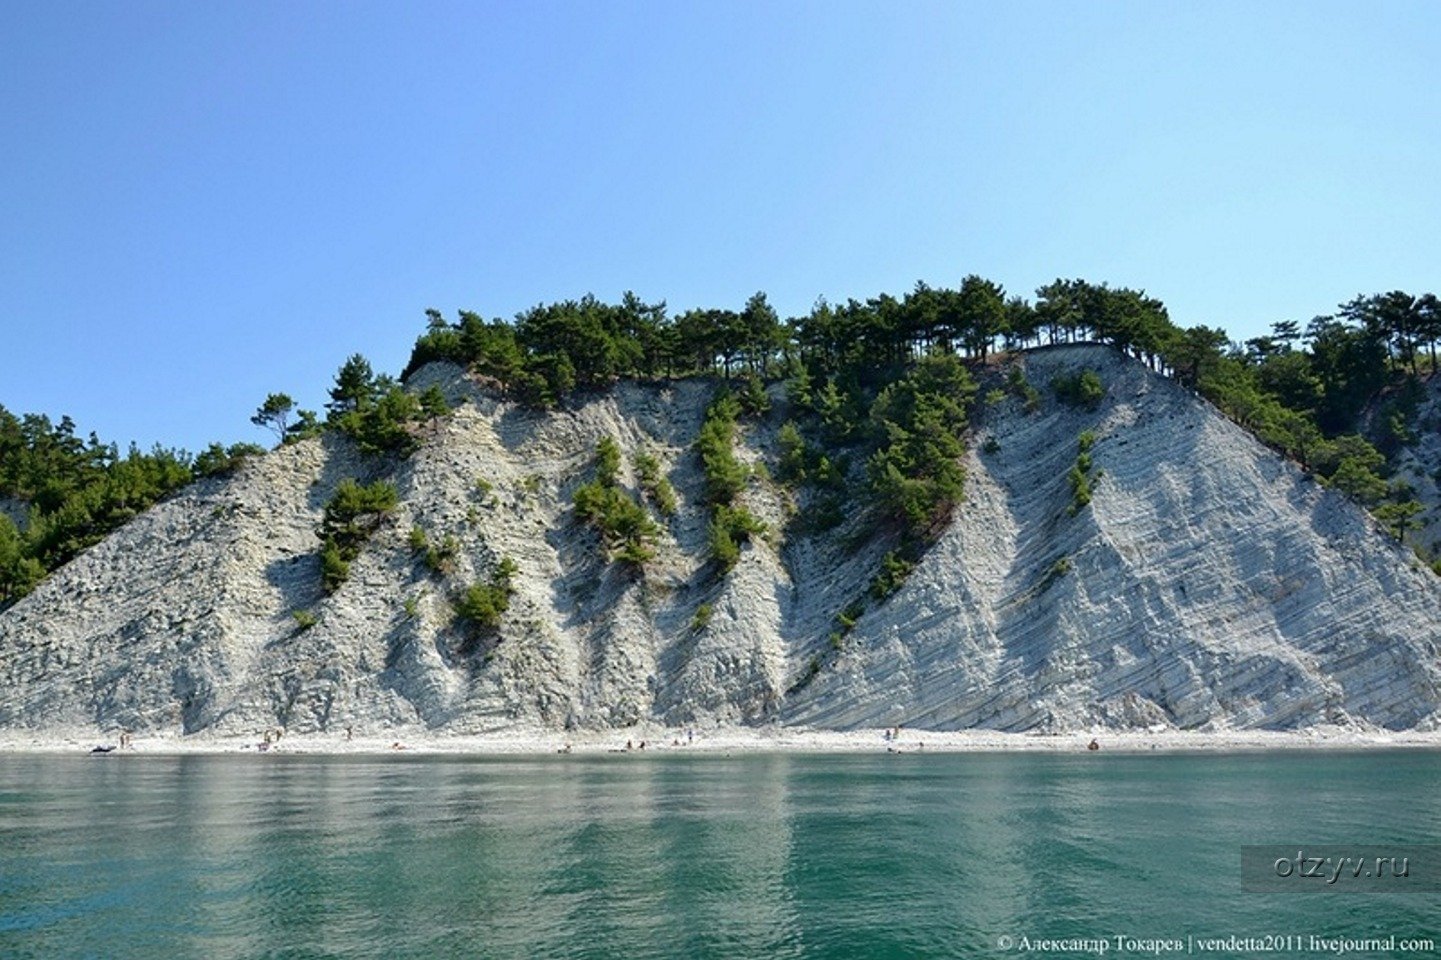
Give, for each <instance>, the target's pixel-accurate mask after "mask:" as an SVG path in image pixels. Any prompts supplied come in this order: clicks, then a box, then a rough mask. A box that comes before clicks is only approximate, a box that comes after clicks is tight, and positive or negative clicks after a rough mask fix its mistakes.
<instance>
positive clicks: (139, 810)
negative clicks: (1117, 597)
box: [0, 753, 1441, 958]
mask: <svg viewBox="0 0 1441 960" xmlns="http://www.w3.org/2000/svg"><path fill="white" fill-rule="evenodd" d="M1298 784H1309V788H1308V789H1302V788H1300V787H1298ZM1438 786H1441V763H1438V760H1437V758H1436V756H1435V755H1433V754H1427V753H1408V754H1369V755H1304V754H1293V755H1285V756H1275V755H1264V754H1253V755H1245V756H1238V757H1229V758H1228V757H1121V756H1114V757H1112V756H1104V757H1096V756H1039V757H1025V756H1022V757H1018V756H950V757H947V756H914V755H906V756H890V755H884V754H882V755H868V756H834V757H808V756H774V755H773V756H746V757H736V758H724V757H714V756H688V757H675V756H671V757H637V756H634V755H626V756H614V757H612V756H605V757H583V756H577V757H565V758H547V757H541V758H523V759H510V758H507V759H475V758H455V757H415V756H409V757H370V758H366V757H332V758H314V757H285V756H270V757H213V756H212V757H205V756H190V757H171V758H164V757H137V756H126V757H109V758H103V759H92V758H79V757H76V758H71V757H15V756H11V757H0V954H3V955H5V956H56V955H95V956H108V957H150V956H160V955H176V956H247V957H250V956H322V955H350V956H387V957H392V956H415V957H420V956H427V957H430V956H441V957H443V956H467V957H470V956H476V957H497V958H502V957H504V958H509V957H547V956H548V957H613V956H627V957H735V956H754V957H829V956H956V955H976V954H978V953H979V954H984V953H989V952H990V951H991V948H992V945H993V944H994V943H995V942H996V939H997V938H998V937H999V936H1002V935H1007V934H1010V935H1014V934H1016V933H1017V932H1027V933H1030V934H1032V935H1036V936H1072V935H1092V934H1095V933H1097V932H1098V931H1100V932H1103V933H1104V932H1105V931H1110V932H1111V933H1116V932H1127V931H1130V932H1134V933H1136V934H1148V933H1149V934H1151V935H1170V933H1174V932H1177V931H1184V932H1193V933H1195V934H1197V935H1201V934H1205V933H1218V934H1220V935H1224V934H1226V933H1228V932H1231V931H1234V930H1235V929H1238V928H1239V927H1244V926H1246V925H1247V924H1251V925H1253V926H1256V927H1257V928H1261V927H1275V926H1277V925H1278V924H1288V925H1290V926H1291V927H1292V928H1294V929H1305V930H1307V931H1308V932H1309V931H1312V930H1314V931H1315V932H1316V933H1318V934H1325V933H1327V932H1328V931H1330V932H1332V933H1345V934H1351V935H1356V934H1359V933H1362V932H1365V931H1368V930H1369V931H1375V930H1378V929H1380V928H1381V927H1383V926H1384V927H1385V928H1386V930H1387V931H1388V932H1397V933H1400V932H1402V931H1403V930H1404V929H1414V930H1416V931H1418V932H1421V933H1427V932H1430V933H1433V934H1434V932H1435V931H1434V926H1435V921H1436V910H1435V908H1434V907H1433V906H1432V905H1431V904H1430V903H1429V902H1426V901H1425V900H1418V899H1416V898H1406V897H1401V898H1399V899H1398V898H1396V897H1392V898H1390V899H1387V900H1378V899H1376V898H1375V897H1374V896H1373V897H1370V898H1368V897H1362V896H1352V897H1349V898H1347V899H1345V900H1344V901H1341V900H1335V901H1332V902H1327V903H1318V902H1317V901H1316V900H1315V899H1314V898H1307V897H1295V896H1291V897H1288V898H1283V899H1277V898H1271V899H1267V898H1259V897H1256V896H1255V895H1247V894H1245V893H1243V892H1242V891H1241V890H1240V887H1239V876H1238V875H1237V873H1238V872H1237V870H1236V860H1237V858H1238V847H1239V845H1240V844H1242V843H1252V842H1286V841H1288V840H1289V839H1292V838H1295V837H1296V834H1297V833H1301V834H1303V836H1302V837H1300V839H1311V840H1313V841H1315V842H1320V841H1339V842H1356V843H1383V842H1402V841H1405V842H1411V843H1421V842H1431V843H1435V842H1438V841H1441V799H1438V798H1441V790H1438V789H1437V788H1438Z"/></svg>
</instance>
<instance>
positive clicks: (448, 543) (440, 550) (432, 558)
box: [409, 527, 460, 575]
mask: <svg viewBox="0 0 1441 960" xmlns="http://www.w3.org/2000/svg"><path fill="white" fill-rule="evenodd" d="M409 540H410V549H411V552H412V553H414V554H415V555H416V556H418V557H420V559H421V560H422V561H423V562H424V563H425V568H426V569H427V570H429V571H430V572H431V573H434V574H441V575H444V574H447V573H450V572H452V571H453V570H454V569H455V558H456V557H457V556H459V554H460V541H459V540H457V539H456V538H455V535H454V534H449V533H447V534H446V535H445V536H444V537H443V538H442V539H441V541H440V542H439V543H432V542H431V541H430V537H429V536H427V535H426V532H425V531H424V530H423V529H421V528H420V527H411V528H410V537H409Z"/></svg>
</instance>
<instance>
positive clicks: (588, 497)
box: [573, 437, 674, 567]
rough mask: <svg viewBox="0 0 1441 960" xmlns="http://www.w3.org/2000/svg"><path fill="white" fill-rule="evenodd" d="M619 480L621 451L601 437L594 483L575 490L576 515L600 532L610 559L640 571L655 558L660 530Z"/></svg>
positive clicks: (596, 456) (591, 482)
mask: <svg viewBox="0 0 1441 960" xmlns="http://www.w3.org/2000/svg"><path fill="white" fill-rule="evenodd" d="M619 477H620V447H619V445H617V444H616V442H615V440H613V439H611V438H610V437H603V438H601V441H600V443H599V444H597V445H596V450H595V479H594V480H592V481H590V482H589V483H585V484H582V485H581V486H579V487H577V488H576V491H575V496H574V500H573V502H574V504H575V513H576V516H578V517H579V518H580V519H581V520H582V521H584V522H585V523H587V524H589V525H590V526H592V527H594V528H595V529H596V530H597V531H599V532H600V534H601V538H602V540H603V542H604V543H605V548H606V553H607V555H608V556H609V557H610V558H611V559H613V560H619V561H620V562H622V563H628V564H631V565H632V566H635V567H643V566H644V565H645V564H646V563H647V562H649V561H650V560H653V559H654V558H655V541H656V537H657V536H659V535H660V527H659V526H657V525H656V523H655V521H654V520H652V519H651V518H650V516H649V515H648V514H647V513H646V511H645V507H643V506H641V504H640V503H639V502H637V501H636V500H635V499H634V498H633V497H632V496H631V495H630V494H628V493H627V492H626V491H625V490H623V489H621V486H620V482H619ZM673 496H674V494H672V497H673Z"/></svg>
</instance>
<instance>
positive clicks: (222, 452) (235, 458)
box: [191, 443, 265, 479]
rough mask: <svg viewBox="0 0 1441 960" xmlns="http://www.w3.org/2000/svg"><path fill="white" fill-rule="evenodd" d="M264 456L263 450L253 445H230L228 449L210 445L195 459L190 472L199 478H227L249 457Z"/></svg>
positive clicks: (213, 444)
mask: <svg viewBox="0 0 1441 960" xmlns="http://www.w3.org/2000/svg"><path fill="white" fill-rule="evenodd" d="M264 455H265V448H263V447H260V446H258V445H256V444H253V443H232V444H231V445H230V446H228V447H224V446H221V445H220V444H218V443H212V444H211V445H210V446H208V447H206V448H205V449H204V450H202V451H200V453H199V454H198V455H197V456H196V457H195V462H194V463H193V464H191V471H192V472H193V473H194V475H195V477H196V478H197V479H199V478H201V477H228V476H230V475H231V474H232V473H234V472H235V471H236V470H239V469H240V465H241V464H243V463H244V462H245V461H246V460H249V459H250V458H251V457H260V456H264Z"/></svg>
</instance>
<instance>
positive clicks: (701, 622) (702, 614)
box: [690, 603, 713, 633]
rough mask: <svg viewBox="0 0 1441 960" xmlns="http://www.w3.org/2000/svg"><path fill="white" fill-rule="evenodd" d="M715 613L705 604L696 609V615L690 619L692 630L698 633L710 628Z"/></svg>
mask: <svg viewBox="0 0 1441 960" xmlns="http://www.w3.org/2000/svg"><path fill="white" fill-rule="evenodd" d="M712 613H713V611H712V610H711V605H710V604H708V603H703V604H701V605H700V606H698V607H696V608H695V615H694V616H692V617H691V618H690V628H691V629H692V630H694V631H696V632H697V633H699V632H700V631H702V630H704V629H705V628H706V627H708V626H710V618H711V614H712Z"/></svg>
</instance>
